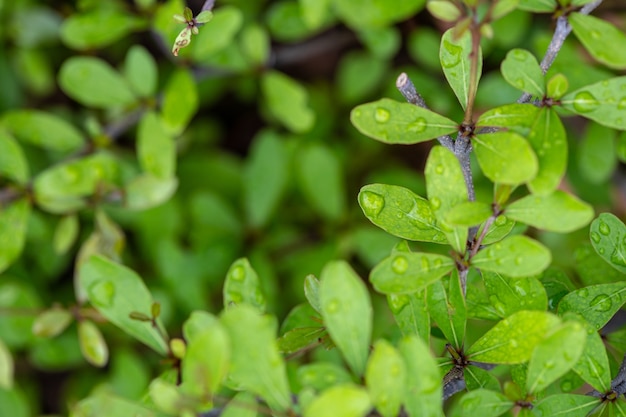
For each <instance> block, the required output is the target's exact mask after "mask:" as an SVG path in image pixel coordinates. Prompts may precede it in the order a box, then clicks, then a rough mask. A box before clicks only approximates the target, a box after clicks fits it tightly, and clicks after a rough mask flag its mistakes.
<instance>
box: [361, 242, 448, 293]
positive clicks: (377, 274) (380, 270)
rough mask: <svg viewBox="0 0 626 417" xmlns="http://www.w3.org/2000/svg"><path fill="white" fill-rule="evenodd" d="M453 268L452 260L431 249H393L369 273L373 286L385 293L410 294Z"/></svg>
mask: <svg viewBox="0 0 626 417" xmlns="http://www.w3.org/2000/svg"><path fill="white" fill-rule="evenodd" d="M452 269H454V261H453V260H452V259H451V258H450V257H448V256H445V255H438V254H434V253H417V252H416V253H401V252H398V253H393V254H391V256H389V257H387V258H385V259H384V260H383V261H381V262H380V263H379V264H378V265H376V267H375V268H374V269H373V270H372V272H371V273H370V282H371V283H372V285H373V286H374V288H375V289H376V290H377V291H379V292H382V293H384V294H410V293H413V292H415V291H418V290H421V289H423V288H425V287H427V286H428V285H430V284H431V283H432V282H434V281H436V280H438V279H439V278H441V277H442V276H444V275H446V274H447V273H449V272H450V271H452Z"/></svg>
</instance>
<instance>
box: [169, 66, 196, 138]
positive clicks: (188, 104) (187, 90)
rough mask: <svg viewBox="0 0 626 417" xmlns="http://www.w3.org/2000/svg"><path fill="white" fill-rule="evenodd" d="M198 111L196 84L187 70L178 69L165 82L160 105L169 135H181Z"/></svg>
mask: <svg viewBox="0 0 626 417" xmlns="http://www.w3.org/2000/svg"><path fill="white" fill-rule="evenodd" d="M197 110H198V91H197V86H196V82H195V80H194V79H193V76H192V75H191V72H190V71H189V70H187V69H178V70H177V71H175V72H174V73H173V74H172V75H170V78H169V79H168V80H167V84H166V85H165V90H164V92H163V102H162V104H161V118H162V120H163V123H164V124H165V126H166V127H167V128H168V129H169V130H170V133H172V134H174V135H178V134H180V133H182V132H183V131H184V130H185V128H186V127H187V124H189V122H190V121H191V118H192V117H193V116H194V115H195V114H196V111H197Z"/></svg>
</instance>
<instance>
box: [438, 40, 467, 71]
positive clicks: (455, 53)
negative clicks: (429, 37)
mask: <svg viewBox="0 0 626 417" xmlns="http://www.w3.org/2000/svg"><path fill="white" fill-rule="evenodd" d="M443 47H444V49H445V50H446V51H447V52H448V54H442V55H441V65H442V66H443V67H444V68H452V67H454V66H456V65H458V63H459V62H461V55H462V54H463V48H462V47H460V46H458V45H455V44H453V43H451V42H449V41H447V40H444V41H443Z"/></svg>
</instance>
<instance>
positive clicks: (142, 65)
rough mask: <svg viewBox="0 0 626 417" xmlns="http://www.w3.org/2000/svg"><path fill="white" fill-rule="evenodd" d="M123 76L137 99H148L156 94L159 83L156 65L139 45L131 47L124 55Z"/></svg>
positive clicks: (152, 58) (148, 53)
mask: <svg viewBox="0 0 626 417" xmlns="http://www.w3.org/2000/svg"><path fill="white" fill-rule="evenodd" d="M124 76H125V77H126V80H127V81H128V84H129V85H130V86H131V88H132V89H133V92H134V93H135V94H136V95H137V96H138V97H143V98H148V97H152V96H153V95H154V94H155V93H156V88H157V82H158V81H159V70H158V68H157V63H156V61H155V59H154V57H153V56H152V55H150V52H148V51H147V50H146V48H144V47H143V46H141V45H133V46H131V48H130V49H129V50H128V53H127V54H126V60H125V61H124Z"/></svg>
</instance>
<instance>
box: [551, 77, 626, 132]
mask: <svg viewBox="0 0 626 417" xmlns="http://www.w3.org/2000/svg"><path fill="white" fill-rule="evenodd" d="M624 86H626V77H615V78H611V79H608V80H605V81H600V82H597V83H595V84H591V85H587V86H585V87H582V88H579V89H578V90H576V91H572V92H571V93H569V94H566V95H565V96H563V98H562V99H561V105H562V106H563V108H565V109H567V110H570V111H573V112H574V113H576V114H579V115H581V116H583V117H586V118H587V119H591V120H594V121H596V122H598V123H600V124H601V125H603V126H607V127H611V128H613V129H619V130H624V129H626V119H625V118H624V111H625V110H626V91H625V89H626V87H624ZM622 92H623V93H622Z"/></svg>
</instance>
